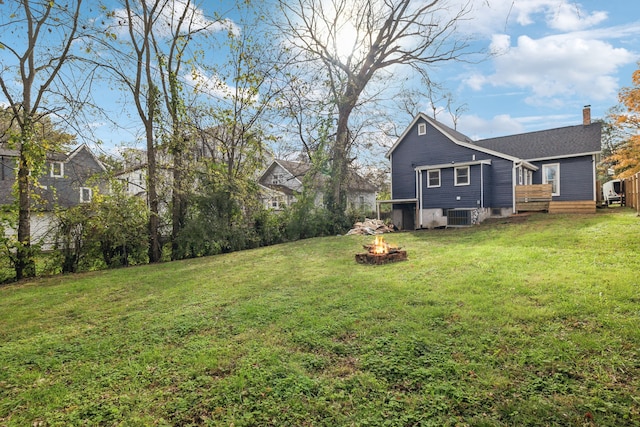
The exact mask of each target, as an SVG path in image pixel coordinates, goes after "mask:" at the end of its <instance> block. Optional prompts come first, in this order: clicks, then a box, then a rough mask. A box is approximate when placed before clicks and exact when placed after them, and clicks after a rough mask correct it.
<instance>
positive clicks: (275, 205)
mask: <svg viewBox="0 0 640 427" xmlns="http://www.w3.org/2000/svg"><path fill="white" fill-rule="evenodd" d="M269 206H270V207H271V209H276V210H279V209H282V208H284V207H285V206H286V203H285V202H284V201H283V200H282V197H280V196H273V197H271V199H270V200H269Z"/></svg>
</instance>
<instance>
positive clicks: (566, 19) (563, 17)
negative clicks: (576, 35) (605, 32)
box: [547, 3, 609, 31]
mask: <svg viewBox="0 0 640 427" xmlns="http://www.w3.org/2000/svg"><path fill="white" fill-rule="evenodd" d="M608 17H609V15H608V14H607V12H603V11H594V12H592V13H591V14H587V13H586V12H585V11H584V10H582V8H581V6H580V5H579V4H578V3H572V4H568V3H561V4H559V5H558V6H557V7H555V8H553V9H550V10H548V11H547V23H548V25H549V27H551V28H553V29H556V30H559V31H579V30H583V29H585V28H591V27H593V26H595V25H597V24H599V23H601V22H603V21H605V20H606V19H607V18H608Z"/></svg>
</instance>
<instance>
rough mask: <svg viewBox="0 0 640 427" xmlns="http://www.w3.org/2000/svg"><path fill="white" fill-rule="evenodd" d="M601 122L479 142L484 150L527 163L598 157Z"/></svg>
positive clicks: (477, 142)
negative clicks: (566, 158)
mask: <svg viewBox="0 0 640 427" xmlns="http://www.w3.org/2000/svg"><path fill="white" fill-rule="evenodd" d="M600 132H601V123H592V124H590V125H586V126H585V125H578V126H567V127H563V128H557V129H549V130H541V131H537V132H529V133H522V134H519V135H509V136H503V137H499V138H488V139H482V140H479V141H475V142H474V144H475V145H478V146H480V147H483V148H486V149H489V150H493V151H498V152H501V153H505V154H508V155H510V156H514V157H518V158H520V159H525V160H542V159H548V158H560V157H571V156H576V155H588V154H596V153H599V152H600V151H601V146H600Z"/></svg>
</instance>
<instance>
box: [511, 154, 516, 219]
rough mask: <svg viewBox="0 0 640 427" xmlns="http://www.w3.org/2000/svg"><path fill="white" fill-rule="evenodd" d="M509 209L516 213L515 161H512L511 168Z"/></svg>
mask: <svg viewBox="0 0 640 427" xmlns="http://www.w3.org/2000/svg"><path fill="white" fill-rule="evenodd" d="M511 210H512V213H514V214H515V213H516V162H513V167H512V168H511Z"/></svg>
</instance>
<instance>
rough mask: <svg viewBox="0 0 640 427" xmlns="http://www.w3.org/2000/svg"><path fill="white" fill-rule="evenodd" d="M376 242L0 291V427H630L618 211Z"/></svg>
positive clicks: (630, 377)
mask: <svg viewBox="0 0 640 427" xmlns="http://www.w3.org/2000/svg"><path fill="white" fill-rule="evenodd" d="M385 237H386V239H387V241H388V242H390V243H395V244H398V245H400V246H402V247H403V248H404V249H406V250H407V252H408V256H409V260H408V261H405V262H400V263H395V264H388V265H383V266H368V265H359V264H356V263H355V261H354V255H355V253H356V252H360V251H362V244H364V243H369V242H370V241H371V240H372V238H371V237H362V236H348V237H345V236H342V237H340V236H338V237H330V238H320V239H309V240H304V241H299V242H295V243H290V244H284V245H277V246H272V247H267V248H262V249H258V250H251V251H244V252H237V253H232V254H227V255H221V256H215V257H210V258H201V259H195V260H189V261H184V262H173V263H165V264H160V265H148V266H141V267H136V268H127V269H121V270H114V271H104V272H95V273H89V274H79V275H71V276H57V277H51V278H42V279H38V280H36V281H33V282H29V283H23V284H18V285H15V284H14V285H8V286H5V287H3V288H0V425H3V426H4V425H7V426H54V425H60V426H62V425H64V426H67V425H107V426H112V425H121V426H147V425H159V426H165V425H220V426H232V425H233V426H236V427H237V426H265V425H273V426H351V425H353V426H364V425H369V426H380V425H389V426H413V425H425V426H426V425H433V426H467V425H468V426H637V425H640V391H639V390H640V218H638V217H637V216H636V215H635V213H634V212H633V211H631V210H627V209H621V208H617V209H604V210H601V211H599V212H598V213H597V214H595V215H589V216H586V215H585V216H572V215H566V216H565V215H546V214H536V215H531V216H529V217H524V218H514V219H511V220H492V221H488V222H486V223H484V224H482V225H480V226H476V227H472V228H464V229H447V230H431V231H419V232H415V233H396V234H390V235H386V236H385Z"/></svg>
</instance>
